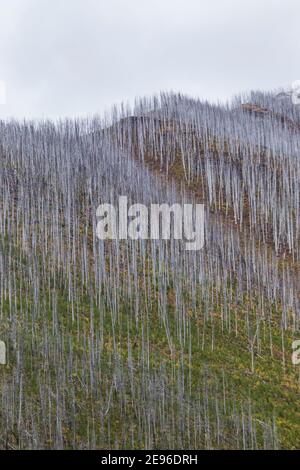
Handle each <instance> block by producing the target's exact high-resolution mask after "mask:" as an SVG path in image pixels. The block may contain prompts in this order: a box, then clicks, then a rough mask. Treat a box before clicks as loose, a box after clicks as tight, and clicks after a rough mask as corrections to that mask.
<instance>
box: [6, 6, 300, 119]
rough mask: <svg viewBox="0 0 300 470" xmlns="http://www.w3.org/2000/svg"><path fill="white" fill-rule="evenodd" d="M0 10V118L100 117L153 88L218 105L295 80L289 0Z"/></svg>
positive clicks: (298, 38) (295, 42) (294, 27)
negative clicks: (0, 99)
mask: <svg viewBox="0 0 300 470" xmlns="http://www.w3.org/2000/svg"><path fill="white" fill-rule="evenodd" d="M0 7H1V9H0V81H3V82H5V83H6V94H7V97H6V104H2V105H1V104H0V117H11V116H13V117H18V118H22V117H30V118H31V117H52V118H56V117H60V116H61V117H62V116H75V115H86V114H94V113H99V112H100V113H101V112H103V111H104V110H105V109H109V108H110V106H111V105H112V104H115V103H119V102H121V101H131V102H132V101H133V99H134V97H135V96H141V95H150V94H153V93H157V92H159V91H160V90H164V91H165V90H174V91H181V92H183V93H186V94H189V95H192V96H199V97H202V98H207V99H210V100H213V101H217V100H218V99H220V100H226V99H229V98H230V97H231V96H232V95H234V94H235V93H238V92H241V91H246V90H249V89H258V88H259V89H274V88H278V87H288V86H290V84H291V83H292V82H293V81H295V80H297V79H300V61H299V57H300V47H299V46H300V34H299V31H300V28H299V20H300V2H299V0H0ZM2 94H3V92H2ZM0 95H1V84H0Z"/></svg>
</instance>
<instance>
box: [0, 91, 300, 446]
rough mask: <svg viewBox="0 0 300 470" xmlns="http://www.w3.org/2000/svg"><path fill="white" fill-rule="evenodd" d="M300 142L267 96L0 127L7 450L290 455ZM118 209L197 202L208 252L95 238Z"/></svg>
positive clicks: (169, 99)
mask: <svg viewBox="0 0 300 470" xmlns="http://www.w3.org/2000/svg"><path fill="white" fill-rule="evenodd" d="M244 103H246V105H245V104H244ZM299 129H300V111H299V107H296V106H293V105H292V103H290V101H289V99H288V98H287V99H285V100H282V99H281V100H278V99H276V95H275V94H272V93H269V94H266V93H265V94H263V93H251V94H249V96H248V97H247V100H242V99H241V98H236V99H235V100H234V101H233V103H232V104H231V105H228V106H216V105H211V104H209V103H206V102H201V101H198V100H193V99H190V98H188V97H185V96H182V95H174V94H161V95H160V97H153V98H152V99H149V100H146V99H141V100H140V101H139V102H138V103H137V104H136V106H135V108H134V109H132V110H131V109H128V110H127V109H124V107H120V109H118V110H113V112H112V114H111V118H110V120H107V121H105V120H102V119H100V118H93V119H92V118H91V119H89V120H66V121H64V122H59V123H56V124H55V123H53V122H50V121H46V122H40V123H37V122H25V123H18V122H13V121H11V122H1V123H0V162H1V166H0V192H1V196H0V315H1V323H0V339H2V340H3V341H5V342H6V344H7V348H8V364H7V365H6V366H0V367H1V374H0V400H1V403H2V406H1V410H0V447H1V448H4V449H19V448H20V449H28V448H30V449H31V448H33V449H37V448H51V449H53V448H57V449H70V448H72V449H75V448H76V449H81V448H82V449H93V448H97V449H105V448H108V449H111V448H113V449H124V448H128V449H130V448H135V449H139V448H141V449H145V448H146V449H178V448H179V449H199V448H202V449H274V448H283V449H295V448H299V446H300V415H299V405H300V397H299V384H300V369H299V366H295V365H293V364H292V359H291V357H292V342H293V341H294V340H295V339H300V331H299V320H300V304H299V301H300V298H299V287H300V286H299V279H300V277H299V274H300V273H299V269H300V265H299V262H300V243H299V242H300V198H299V187H300V186H299V185H300V159H299V155H300V131H299ZM120 195H126V196H127V197H128V200H129V202H130V203H132V204H133V203H142V204H145V205H147V206H149V205H150V204H151V203H158V204H162V203H169V204H171V203H175V202H177V203H180V204H183V203H186V202H189V203H204V205H205V245H204V248H203V249H202V250H200V251H186V250H185V249H184V246H183V243H182V241H181V240H174V239H171V240H150V239H149V240H116V241H115V240H105V241H101V240H98V239H97V236H96V224H97V218H96V210H97V207H98V206H99V204H101V203H108V202H109V203H112V204H115V205H117V201H118V198H119V196H120Z"/></svg>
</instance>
